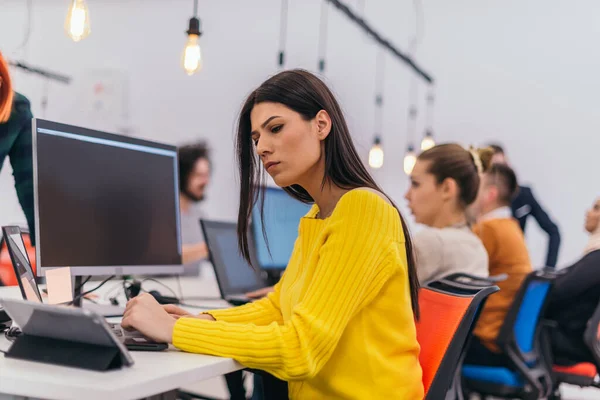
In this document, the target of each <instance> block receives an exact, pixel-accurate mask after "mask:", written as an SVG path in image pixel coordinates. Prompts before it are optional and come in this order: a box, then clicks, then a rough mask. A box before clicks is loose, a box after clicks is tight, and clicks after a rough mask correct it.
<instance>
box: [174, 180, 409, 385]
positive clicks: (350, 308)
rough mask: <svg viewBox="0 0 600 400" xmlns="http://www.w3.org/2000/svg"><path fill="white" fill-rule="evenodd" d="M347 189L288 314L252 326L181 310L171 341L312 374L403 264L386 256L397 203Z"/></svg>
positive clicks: (396, 225) (396, 228) (271, 368)
mask: <svg viewBox="0 0 600 400" xmlns="http://www.w3.org/2000/svg"><path fill="white" fill-rule="evenodd" d="M353 192H358V193H353ZM353 192H350V193H348V194H346V195H345V196H343V197H342V199H340V201H339V202H338V205H337V207H336V209H335V210H334V213H333V214H332V216H331V217H330V220H329V221H328V225H327V227H326V228H325V230H326V231H325V234H326V239H325V243H324V244H323V245H322V246H321V248H320V249H319V261H318V264H317V265H316V269H315V272H314V275H313V276H312V277H311V283H310V285H309V287H308V288H307V291H306V293H305V295H304V297H303V299H302V300H301V301H300V302H299V303H298V304H297V305H296V306H295V307H294V308H293V310H292V316H291V318H290V319H289V320H288V321H286V322H285V323H284V324H283V325H278V324H276V323H271V324H269V325H267V326H257V325H256V324H241V323H231V322H223V321H217V322H212V321H206V320H199V319H194V318H181V319H179V320H178V321H177V323H176V324H175V328H174V330H173V344H174V345H175V346H176V347H178V348H180V349H182V350H185V351H190V352H196V353H204V354H211V355H216V356H221V357H231V358H234V359H236V360H237V361H239V362H240V363H242V364H243V365H245V366H248V367H250V368H257V369H262V370H265V371H267V372H269V373H271V374H273V375H275V376H276V377H278V378H280V379H283V380H287V381H291V380H303V379H308V378H310V377H314V376H315V375H316V374H317V373H318V372H319V371H320V370H321V368H322V367H323V366H324V365H325V363H326V362H327V360H328V359H329V357H330V356H331V354H332V353H333V351H334V350H335V348H336V345H337V343H338V341H339V339H340V337H341V336H342V334H343V332H344V329H345V328H346V325H347V324H348V322H349V321H350V319H351V318H352V317H353V316H354V315H356V314H357V313H358V312H359V311H360V310H361V308H363V307H364V306H365V305H367V304H368V303H369V302H370V301H372V299H373V298H375V296H376V295H377V294H378V293H379V291H380V290H381V288H382V287H383V286H384V285H385V283H386V282H387V281H388V280H389V278H390V277H391V276H392V275H393V274H395V273H396V272H397V270H398V269H399V268H406V262H404V263H403V264H404V265H398V263H395V262H392V261H391V260H392V258H390V257H389V256H390V254H392V252H393V251H397V250H396V249H395V247H394V246H393V245H392V243H393V241H394V239H396V240H400V239H399V236H398V235H399V233H398V232H401V227H400V219H399V216H398V213H397V211H396V209H394V208H393V207H391V206H390V205H388V204H387V203H386V202H385V201H384V200H383V199H381V198H380V197H379V196H378V195H376V194H374V193H371V192H367V191H363V190H355V191H353ZM393 259H394V260H395V257H394V258H393Z"/></svg>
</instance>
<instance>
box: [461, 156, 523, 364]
mask: <svg viewBox="0 0 600 400" xmlns="http://www.w3.org/2000/svg"><path fill="white" fill-rule="evenodd" d="M517 190H518V185H517V178H516V176H515V173H514V172H513V170H512V169H510V167H509V166H507V165H505V164H493V165H492V166H491V168H490V169H489V170H488V171H486V172H485V173H484V174H483V176H482V178H481V183H480V187H479V193H478V194H477V200H476V201H475V203H474V204H473V205H472V211H473V213H474V215H476V216H477V223H476V224H475V226H473V232H474V233H475V234H476V235H477V236H479V238H480V239H481V242H482V243H483V246H484V247H485V249H486V251H487V253H488V256H489V274H490V276H493V275H501V274H506V275H507V278H506V279H505V280H503V281H502V282H498V287H499V288H500V291H499V292H498V293H494V294H492V295H491V296H490V297H489V299H488V300H487V301H486V303H485V306H484V307H483V310H482V311H481V315H480V317H479V321H478V322H477V325H476V326H475V329H474V330H473V335H474V337H473V339H472V341H471V345H470V348H469V350H468V352H467V357H466V360H465V364H475V365H488V366H502V365H505V364H506V363H507V358H506V356H505V355H504V354H502V353H501V352H500V349H499V348H498V346H497V345H496V339H497V337H498V334H499V332H500V328H501V327H502V324H503V323H504V319H505V318H506V314H507V313H508V310H509V309H510V307H511V305H512V303H513V300H514V298H515V296H516V294H517V292H518V291H519V289H520V287H521V284H522V283H523V280H524V279H525V277H526V276H527V275H528V274H529V273H530V272H531V262H530V260H529V254H528V252H527V245H526V244H525V237H524V236H523V231H522V230H521V229H520V228H519V224H518V223H517V221H516V220H515V219H514V218H513V217H512V213H511V209H510V204H511V201H512V200H513V198H514V196H515V194H516V192H517Z"/></svg>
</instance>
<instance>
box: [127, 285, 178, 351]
mask: <svg viewBox="0 0 600 400" xmlns="http://www.w3.org/2000/svg"><path fill="white" fill-rule="evenodd" d="M181 311H183V310H181ZM175 322H176V319H175V318H173V317H172V316H171V315H169V313H168V312H167V311H166V310H165V309H164V308H163V307H162V306H161V305H160V304H158V302H157V301H156V299H155V298H154V297H153V296H152V295H150V294H148V293H144V294H141V295H139V296H136V297H134V298H133V299H131V300H129V301H128V302H127V307H126V308H125V313H124V314H123V320H122V321H121V326H122V327H123V328H124V329H127V330H138V331H140V332H141V333H142V334H143V335H144V336H146V337H148V338H150V339H152V340H154V341H156V342H159V343H171V342H172V341H173V327H174V326H175Z"/></svg>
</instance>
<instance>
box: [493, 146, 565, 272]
mask: <svg viewBox="0 0 600 400" xmlns="http://www.w3.org/2000/svg"><path fill="white" fill-rule="evenodd" d="M490 147H491V148H492V149H493V150H494V156H493V158H492V163H494V164H506V165H509V163H508V158H507V157H506V154H505V153H504V149H503V148H502V147H501V146H499V145H497V144H492V145H490ZM510 208H511V211H512V215H513V217H515V218H516V219H517V220H518V221H519V225H520V226H521V229H522V230H523V232H525V226H526V224H527V218H529V216H530V215H531V216H532V217H533V218H534V219H535V220H536V221H537V223H538V225H539V226H540V228H542V229H543V230H544V232H546V233H547V234H548V252H547V255H546V266H547V267H552V268H554V267H556V261H557V259H558V249H559V247H560V232H559V230H558V226H556V224H555V223H554V222H553V221H552V219H551V218H550V216H549V215H548V213H547V212H546V211H545V210H544V209H543V208H542V206H541V205H540V203H539V202H538V201H537V200H536V198H535V196H534V195H533V191H532V190H531V188H529V187H527V186H519V191H518V193H517V195H516V197H515V198H514V199H513V201H512V203H511V207H510Z"/></svg>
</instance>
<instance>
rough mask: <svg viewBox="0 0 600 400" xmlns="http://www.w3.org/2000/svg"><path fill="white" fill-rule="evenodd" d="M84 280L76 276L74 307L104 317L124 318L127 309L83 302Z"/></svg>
mask: <svg viewBox="0 0 600 400" xmlns="http://www.w3.org/2000/svg"><path fill="white" fill-rule="evenodd" d="M82 282H83V278H82V277H81V276H75V293H73V299H74V300H73V305H74V306H75V307H79V308H85V309H86V310H90V311H92V312H95V313H96V314H99V315H102V316H103V317H106V318H108V317H122V316H123V313H124V312H125V307H120V306H113V305H110V304H95V303H92V302H86V303H84V302H83V298H82V297H81V293H82V292H81V290H82V287H81V284H82Z"/></svg>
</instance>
